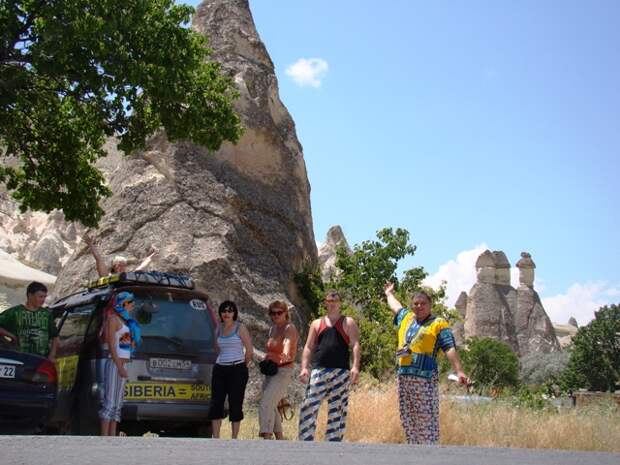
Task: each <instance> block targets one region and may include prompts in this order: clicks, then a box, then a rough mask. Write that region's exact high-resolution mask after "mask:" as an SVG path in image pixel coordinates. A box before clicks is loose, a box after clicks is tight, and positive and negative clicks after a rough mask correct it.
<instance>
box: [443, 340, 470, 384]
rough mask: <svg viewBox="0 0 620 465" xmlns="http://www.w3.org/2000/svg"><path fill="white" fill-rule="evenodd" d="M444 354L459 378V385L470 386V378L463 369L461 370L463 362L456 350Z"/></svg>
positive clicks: (452, 349)
mask: <svg viewBox="0 0 620 465" xmlns="http://www.w3.org/2000/svg"><path fill="white" fill-rule="evenodd" d="M444 353H445V354H446V357H447V358H448V360H449V361H450V364H451V365H452V369H453V370H454V371H455V372H456V376H458V378H459V383H461V384H465V385H468V384H469V378H468V377H467V375H466V374H465V373H464V372H463V369H462V368H461V360H460V358H459V354H458V353H457V351H456V349H455V348H454V347H452V348H450V349H448V350H446V351H445V352H444Z"/></svg>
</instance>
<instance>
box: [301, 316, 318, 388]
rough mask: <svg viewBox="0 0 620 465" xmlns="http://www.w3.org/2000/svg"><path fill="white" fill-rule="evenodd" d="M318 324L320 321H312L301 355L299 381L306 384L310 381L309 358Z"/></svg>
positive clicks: (314, 342)
mask: <svg viewBox="0 0 620 465" xmlns="http://www.w3.org/2000/svg"><path fill="white" fill-rule="evenodd" d="M319 324H320V320H314V321H313V322H312V324H311V325H310V329H309V330H308V338H307V339H306V345H305V346H304V351H303V352H302V353H301V371H300V372H299V380H300V381H301V382H302V383H304V384H307V383H308V381H309V380H310V357H311V356H312V351H313V350H314V348H315V347H316V339H317V328H318V326H319Z"/></svg>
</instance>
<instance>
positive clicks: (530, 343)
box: [459, 250, 560, 356]
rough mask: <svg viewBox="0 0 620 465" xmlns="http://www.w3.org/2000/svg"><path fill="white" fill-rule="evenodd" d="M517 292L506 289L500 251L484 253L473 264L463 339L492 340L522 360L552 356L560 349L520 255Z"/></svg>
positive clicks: (529, 264)
mask: <svg viewBox="0 0 620 465" xmlns="http://www.w3.org/2000/svg"><path fill="white" fill-rule="evenodd" d="M521 256H522V258H521V260H519V262H518V263H517V267H518V268H519V271H520V277H519V282H520V286H519V288H518V289H514V288H513V287H512V286H511V285H510V263H509V262H508V259H507V258H506V255H505V254H504V253H503V252H501V251H495V252H491V251H489V250H486V251H485V252H483V253H482V254H481V255H480V256H479V257H478V260H477V261H476V271H477V282H476V284H474V286H473V287H472V289H471V291H470V293H469V296H466V295H463V294H462V295H461V297H459V300H460V301H465V302H466V310H465V314H466V317H465V327H464V336H465V337H466V338H467V337H472V336H479V337H493V338H495V339H498V340H500V341H503V342H505V343H506V344H508V345H509V346H510V347H511V348H512V349H513V350H514V351H515V352H516V353H517V354H519V355H521V356H523V355H527V354H530V353H535V352H544V353H546V352H555V351H558V350H560V345H559V343H558V340H557V338H556V335H555V331H554V329H553V325H552V324H551V320H549V317H548V316H547V313H546V312H545V309H544V308H543V306H542V303H541V301H540V297H539V296H538V293H537V292H536V291H535V290H534V268H535V265H534V262H533V261H532V259H531V256H530V255H529V254H528V253H525V252H524V253H522V254H521Z"/></svg>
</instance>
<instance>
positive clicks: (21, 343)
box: [0, 281, 58, 362]
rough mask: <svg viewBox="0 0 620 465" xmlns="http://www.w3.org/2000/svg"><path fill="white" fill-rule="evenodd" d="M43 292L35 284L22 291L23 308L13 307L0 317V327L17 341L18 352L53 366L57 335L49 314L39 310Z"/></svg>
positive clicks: (42, 289)
mask: <svg viewBox="0 0 620 465" xmlns="http://www.w3.org/2000/svg"><path fill="white" fill-rule="evenodd" d="M46 297H47V288H46V287H45V285H43V284H41V283H38V282H36V281H33V282H31V283H30V284H29V285H28V287H27V288H26V303H25V305H16V306H15V307H11V308H9V309H7V310H5V311H4V312H2V313H0V327H2V328H4V329H6V330H7V331H9V332H11V333H13V334H14V335H15V336H17V338H18V348H19V350H20V351H21V352H27V353H31V354H36V355H41V356H43V357H47V358H48V359H49V360H51V361H52V362H54V361H55V360H56V350H57V348H58V331H57V330H56V325H54V317H53V316H52V314H51V312H50V311H49V310H47V309H46V308H43V304H44V303H45V298H46Z"/></svg>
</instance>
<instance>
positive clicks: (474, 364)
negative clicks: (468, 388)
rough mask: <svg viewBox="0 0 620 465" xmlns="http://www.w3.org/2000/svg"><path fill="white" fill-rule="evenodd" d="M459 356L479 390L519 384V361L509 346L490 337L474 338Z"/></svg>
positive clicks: (469, 340) (467, 343)
mask: <svg viewBox="0 0 620 465" xmlns="http://www.w3.org/2000/svg"><path fill="white" fill-rule="evenodd" d="M466 345H467V350H464V351H460V352H459V355H460V357H461V361H462V363H463V368H464V370H465V372H466V373H468V374H469V377H470V379H471V380H472V381H474V383H475V386H478V387H479V388H485V387H486V388H505V387H514V386H517V385H518V384H519V359H518V357H517V355H516V354H515V353H514V352H513V351H512V349H511V348H510V347H509V346H508V344H506V343H504V342H501V341H498V340H496V339H493V338H490V337H482V338H479V337H472V338H470V339H468V340H467V341H466Z"/></svg>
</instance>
